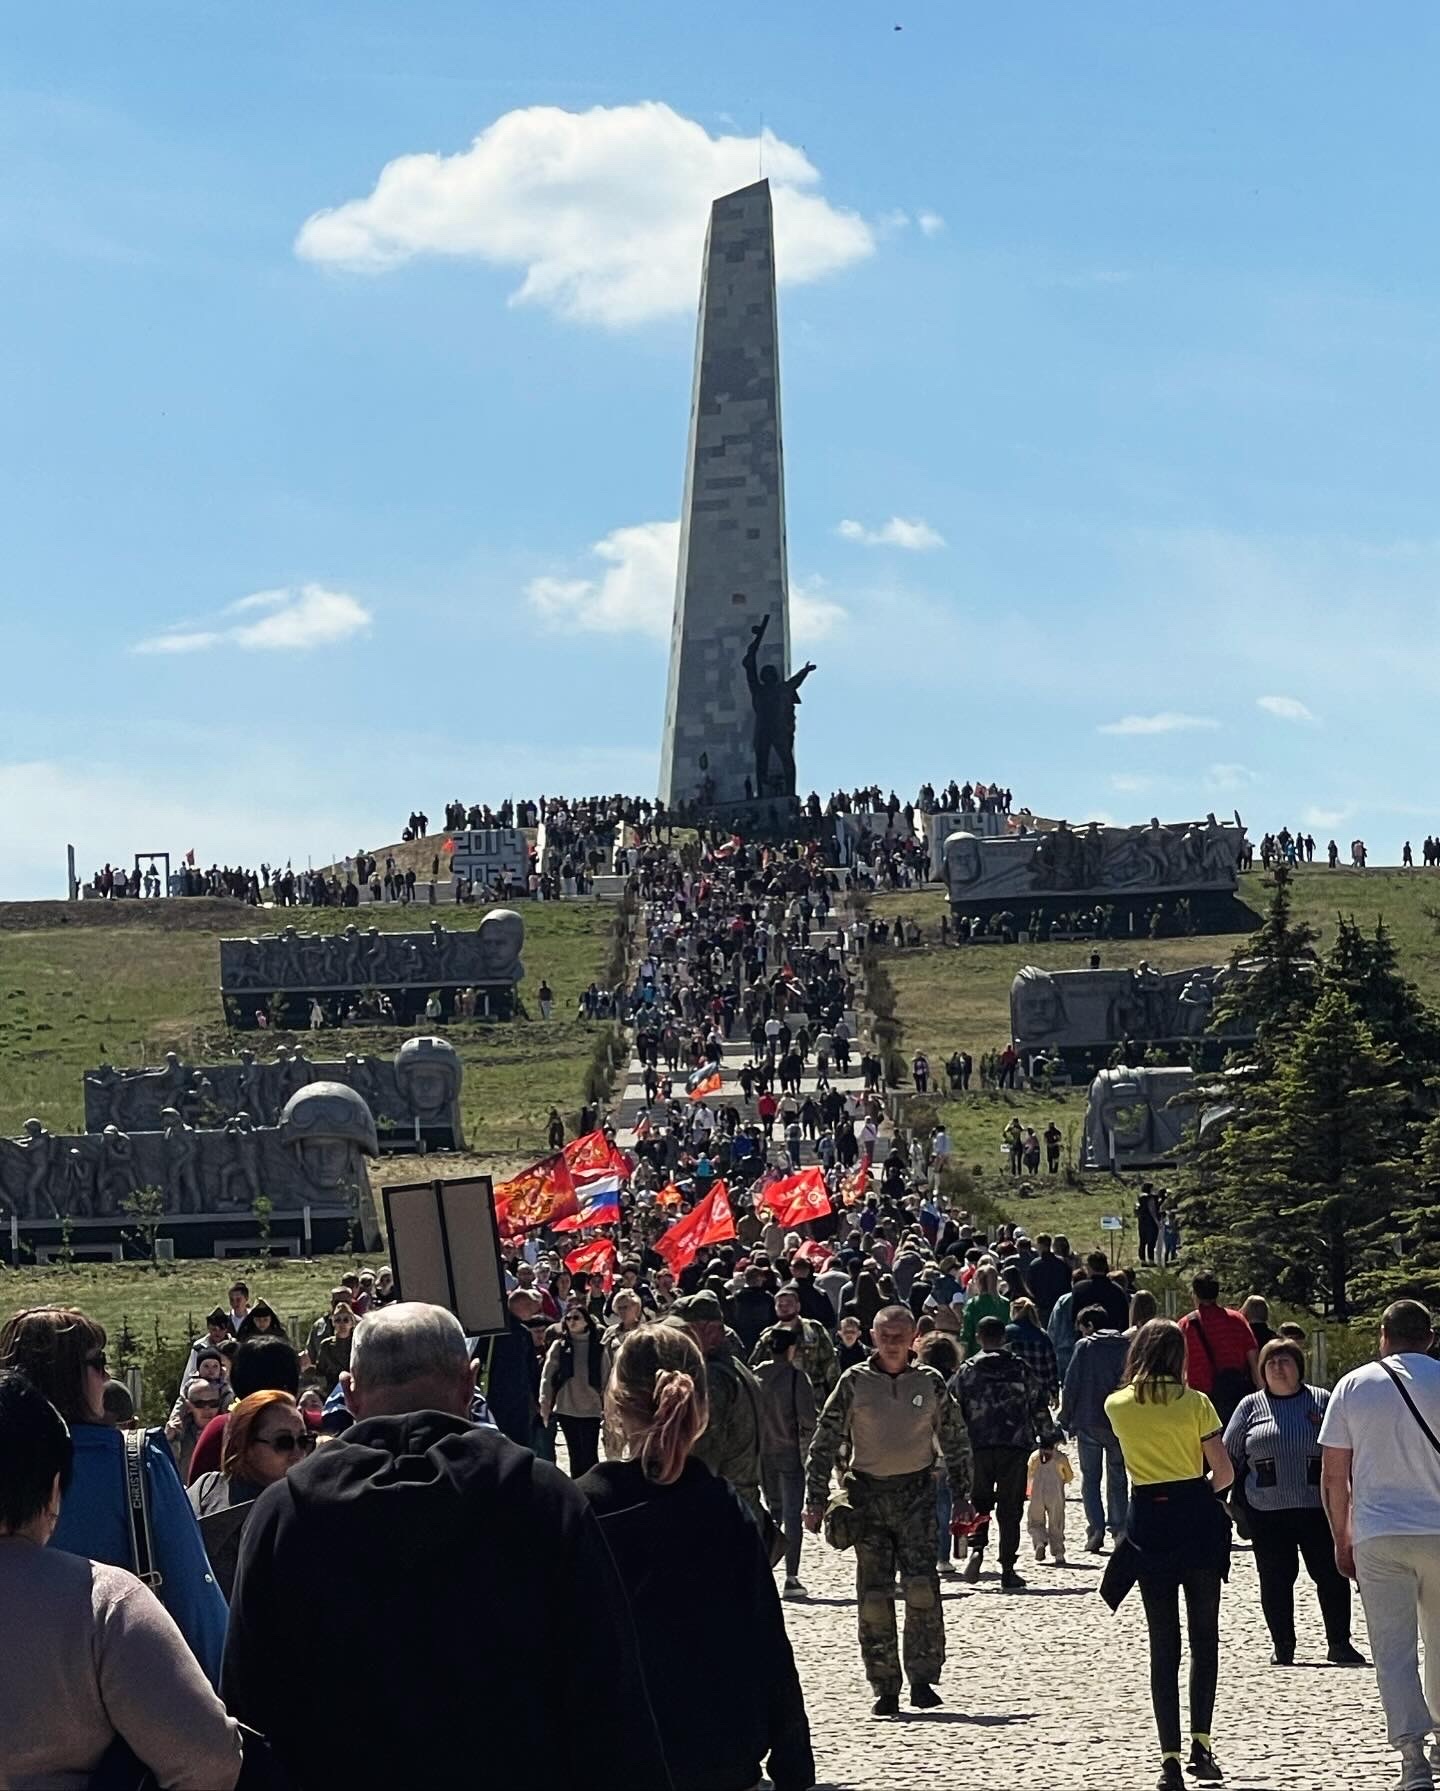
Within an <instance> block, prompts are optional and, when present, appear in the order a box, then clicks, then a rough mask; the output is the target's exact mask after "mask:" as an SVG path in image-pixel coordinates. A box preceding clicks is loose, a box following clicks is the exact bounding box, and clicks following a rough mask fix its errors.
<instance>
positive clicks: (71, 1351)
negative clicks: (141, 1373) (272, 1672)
mask: <svg viewBox="0 0 1440 1791" xmlns="http://www.w3.org/2000/svg"><path fill="white" fill-rule="evenodd" d="M0 1368H15V1369H18V1370H19V1371H20V1373H22V1374H23V1375H24V1376H25V1377H26V1379H27V1380H28V1381H29V1382H30V1383H31V1385H32V1386H34V1387H35V1388H36V1389H37V1390H38V1391H39V1392H40V1393H42V1394H43V1395H44V1396H45V1398H46V1399H48V1400H49V1401H50V1403H51V1405H53V1406H54V1407H55V1409H56V1411H58V1412H59V1414H60V1416H61V1417H62V1418H63V1419H64V1420H65V1422H66V1423H67V1424H68V1425H69V1426H70V1435H71V1440H72V1443H73V1446H74V1470H73V1474H72V1477H71V1483H70V1490H69V1492H68V1493H67V1495H66V1498H65V1504H64V1508H63V1510H62V1511H61V1513H60V1520H59V1522H58V1523H57V1524H56V1526H55V1532H54V1535H53V1537H52V1538H51V1546H52V1547H53V1548H59V1549H65V1550H66V1551H67V1552H68V1553H70V1554H72V1555H85V1556H87V1557H88V1558H89V1559H90V1560H92V1561H99V1562H103V1563H105V1564H106V1565H108V1566H111V1567H123V1568H126V1569H127V1570H128V1571H129V1572H131V1573H133V1572H135V1571H136V1569H137V1567H138V1566H139V1565H140V1563H139V1562H138V1561H137V1551H136V1533H137V1528H136V1527H137V1525H138V1526H139V1530H140V1534H141V1537H142V1546H143V1544H144V1539H145V1538H146V1537H147V1536H148V1547H149V1551H150V1567H149V1571H150V1572H151V1573H152V1574H153V1575H154V1576H155V1589H156V1591H157V1593H158V1595H159V1598H160V1602H161V1603H162V1604H163V1605H164V1606H165V1608H166V1610H167V1611H169V1613H170V1615H171V1616H172V1617H173V1618H174V1619H175V1621H176V1623H177V1624H178V1625H179V1627H180V1633H181V1634H182V1635H183V1636H184V1637H185V1640H186V1641H187V1642H188V1643H189V1644H190V1647H191V1649H192V1650H193V1651H194V1654H195V1657H196V1659H197V1660H198V1661H199V1662H200V1665H201V1666H202V1667H203V1668H204V1669H205V1672H206V1674H207V1676H208V1677H209V1678H210V1680H211V1682H212V1683H218V1682H219V1678H220V1656H221V1653H222V1651H223V1649H224V1646H225V1623H226V1613H225V1600H224V1598H223V1597H222V1596H221V1594H220V1588H219V1587H218V1586H217V1585H216V1584H215V1579H214V1576H213V1574H212V1573H211V1572H210V1564H209V1562H208V1561H207V1560H206V1557H205V1546H204V1544H203V1543H202V1542H201V1540H200V1532H199V1530H198V1529H197V1528H196V1525H195V1514H194V1512H193V1511H192V1510H191V1509H190V1505H189V1502H188V1500H187V1499H186V1497H185V1489H184V1488H183V1487H182V1486H181V1484H180V1476H179V1474H178V1473H177V1472H176V1468H175V1457H174V1456H173V1455H172V1454H171V1452H170V1445H169V1444H168V1443H167V1442H166V1440H165V1433H164V1431H163V1430H159V1429H156V1430H149V1431H146V1432H145V1433H144V1435H143V1436H142V1437H141V1438H140V1441H139V1462H140V1467H141V1473H142V1476H143V1491H144V1495H145V1498H144V1515H143V1516H141V1515H140V1514H138V1513H135V1512H133V1511H132V1507H131V1501H130V1498H129V1495H128V1491H127V1486H128V1476H127V1469H126V1448H127V1435H126V1433H125V1432H124V1431H120V1430H116V1429H114V1428H112V1426H110V1425H109V1424H107V1423H105V1422H104V1415H103V1408H102V1401H103V1399H104V1396H105V1386H106V1383H107V1381H108V1379H109V1375H108V1373H107V1360H106V1350H105V1331H104V1327H103V1326H101V1325H98V1324H97V1323H96V1322H95V1320H94V1319H92V1318H90V1317H88V1316H87V1315H86V1314H85V1313H83V1312H81V1311H78V1310H77V1309H75V1308H74V1307H68V1306H37V1307H35V1308H33V1309H32V1310H30V1311H28V1312H19V1313H17V1314H16V1315H15V1316H14V1317H13V1318H12V1319H10V1320H9V1322H8V1323H7V1324H5V1325H4V1327H3V1328H0ZM131 1446H133V1445H131Z"/></svg>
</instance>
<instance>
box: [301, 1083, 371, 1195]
mask: <svg viewBox="0 0 1440 1791" xmlns="http://www.w3.org/2000/svg"><path fill="white" fill-rule="evenodd" d="M279 1129H280V1142H281V1143H282V1144H284V1145H287V1146H288V1147H289V1148H290V1149H292V1150H293V1151H294V1152H295V1154H296V1156H297V1157H298V1158H299V1161H300V1169H301V1172H302V1174H303V1175H304V1177H305V1179H306V1181H308V1182H309V1183H310V1184H311V1185H312V1186H313V1187H315V1188H317V1189H320V1190H322V1191H324V1192H327V1193H329V1192H333V1191H334V1190H335V1189H337V1188H340V1187H342V1186H344V1185H345V1184H346V1183H348V1182H353V1181H354V1180H355V1179H356V1178H357V1176H358V1174H359V1172H360V1157H361V1156H362V1155H363V1156H367V1157H378V1156H379V1155H380V1141H379V1139H378V1138H377V1137H376V1136H375V1116H374V1114H372V1113H371V1111H370V1109H369V1108H368V1107H367V1106H366V1105H365V1102H364V1101H363V1100H362V1099H361V1097H360V1096H359V1095H358V1094H356V1092H355V1090H354V1089H353V1088H347V1087H346V1086H345V1084H344V1083H343V1082H312V1083H310V1084H309V1085H308V1086H307V1087H305V1088H301V1089H297V1090H296V1092H295V1093H294V1094H293V1095H291V1097H290V1099H289V1100H288V1101H287V1102H286V1103H285V1106H284V1109H283V1111H282V1112H281V1115H280V1128H279Z"/></svg>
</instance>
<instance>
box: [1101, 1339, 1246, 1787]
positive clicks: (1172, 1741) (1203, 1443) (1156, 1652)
mask: <svg viewBox="0 0 1440 1791" xmlns="http://www.w3.org/2000/svg"><path fill="white" fill-rule="evenodd" d="M1105 1416H1106V1417H1107V1418H1108V1419H1109V1420H1110V1424H1111V1428H1112V1429H1113V1430H1114V1432H1115V1435H1116V1436H1117V1437H1118V1438H1119V1441H1120V1450H1121V1453H1122V1454H1123V1455H1124V1457H1125V1467H1126V1470H1127V1471H1128V1473H1129V1475H1130V1515H1129V1518H1128V1520H1127V1522H1126V1527H1125V1535H1124V1537H1123V1539H1122V1540H1121V1542H1120V1545H1119V1547H1118V1548H1117V1549H1116V1551H1115V1554H1114V1555H1113V1556H1112V1558H1111V1561H1110V1566H1109V1567H1108V1568H1107V1569H1106V1573H1105V1580H1104V1583H1103V1585H1102V1587H1101V1594H1102V1596H1103V1597H1104V1599H1105V1601H1106V1603H1107V1604H1109V1605H1110V1607H1111V1609H1112V1610H1113V1609H1114V1608H1115V1607H1116V1606H1117V1605H1118V1604H1119V1603H1120V1600H1121V1599H1122V1598H1124V1596H1125V1594H1126V1592H1127V1591H1128V1590H1129V1589H1130V1587H1131V1586H1132V1585H1134V1584H1136V1583H1137V1582H1138V1584H1139V1587H1140V1596H1141V1598H1142V1600H1143V1601H1144V1604H1145V1622H1146V1625H1147V1627H1148V1629H1149V1631H1150V1700H1151V1703H1152V1704H1153V1706H1154V1709H1155V1726H1156V1728H1157V1729H1158V1730H1159V1732H1160V1752H1161V1756H1162V1758H1161V1766H1160V1777H1159V1780H1158V1782H1157V1784H1158V1791H1181V1788H1182V1787H1183V1786H1184V1784H1185V1780H1184V1777H1183V1775H1182V1773H1181V1770H1180V1594H1181V1592H1182V1591H1183V1592H1184V1594H1185V1623H1186V1629H1187V1631H1188V1633H1189V1638H1190V1762H1189V1771H1190V1772H1191V1773H1192V1774H1193V1776H1194V1777H1195V1778H1197V1779H1200V1780H1201V1781H1203V1782H1206V1783H1212V1784H1213V1783H1214V1782H1216V1781H1217V1780H1219V1779H1220V1778H1222V1777H1223V1776H1224V1775H1223V1774H1222V1772H1221V1770H1220V1768H1219V1766H1218V1765H1217V1764H1216V1761H1215V1755H1214V1753H1213V1752H1212V1751H1211V1745H1210V1724H1211V1720H1212V1718H1213V1716H1214V1711H1215V1687H1216V1681H1217V1678H1218V1675H1219V1666H1220V1587H1221V1584H1222V1582H1223V1581H1225V1580H1226V1579H1228V1578H1229V1574H1230V1519H1229V1517H1228V1516H1227V1515H1226V1513H1225V1510H1224V1507H1223V1506H1222V1505H1221V1503H1220V1501H1219V1499H1218V1498H1216V1496H1215V1495H1216V1494H1217V1493H1220V1492H1223V1491H1224V1490H1225V1488H1226V1487H1227V1486H1229V1484H1230V1482H1231V1480H1232V1479H1233V1478H1234V1469H1233V1467H1232V1466H1231V1463H1230V1457H1229V1455H1228V1454H1227V1453H1226V1450H1225V1445H1224V1443H1223V1441H1222V1440H1221V1432H1222V1430H1223V1429H1224V1426H1223V1425H1222V1424H1221V1422H1220V1414H1219V1413H1218V1412H1217V1411H1216V1410H1215V1407H1214V1406H1213V1405H1212V1404H1211V1403H1210V1400H1209V1397H1208V1396H1207V1395H1206V1394H1204V1393H1199V1392H1196V1391H1195V1389H1194V1388H1192V1387H1188V1386H1187V1385H1186V1384H1185V1334H1184V1332H1183V1331H1182V1330H1181V1329H1180V1327H1179V1325H1177V1324H1175V1323H1173V1322H1172V1321H1171V1320H1170V1319H1168V1318H1152V1319H1150V1320H1149V1321H1148V1323H1146V1324H1143V1325H1141V1327H1140V1329H1139V1330H1138V1331H1137V1332H1136V1333H1135V1339H1134V1341H1133V1342H1132V1343H1131V1345H1130V1354H1129V1356H1128V1358H1127V1359H1126V1363H1125V1380H1124V1383H1123V1384H1122V1386H1121V1387H1120V1388H1119V1390H1118V1391H1117V1392H1114V1393H1112V1394H1111V1395H1110V1397H1109V1398H1108V1399H1107V1400H1106V1401H1105ZM1207 1470H1208V1476H1207Z"/></svg>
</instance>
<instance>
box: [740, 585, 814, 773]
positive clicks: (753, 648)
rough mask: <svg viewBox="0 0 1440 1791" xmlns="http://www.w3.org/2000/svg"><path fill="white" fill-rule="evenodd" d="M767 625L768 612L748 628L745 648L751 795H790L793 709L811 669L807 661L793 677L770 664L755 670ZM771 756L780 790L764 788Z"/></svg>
mask: <svg viewBox="0 0 1440 1791" xmlns="http://www.w3.org/2000/svg"><path fill="white" fill-rule="evenodd" d="M769 626H770V618H769V616H768V615H766V616H764V617H762V618H761V620H760V621H759V622H757V623H756V624H755V626H754V628H752V629H751V631H750V645H749V646H748V647H747V648H746V649H745V662H744V663H745V682H746V683H747V684H748V685H749V686H750V702H751V705H752V706H753V708H754V710H755V795H756V797H757V799H758V798H759V797H761V796H793V795H794V794H795V711H796V709H797V708H798V707H799V704H800V686H801V685H802V684H803V683H804V682H805V680H806V679H807V678H808V677H809V676H810V674H811V672H813V671H814V670H815V667H814V665H813V664H811V663H809V662H807V663H806V664H805V665H803V666H801V668H800V670H799V671H798V672H796V673H795V675H794V677H793V678H782V677H781V676H780V674H779V672H778V671H776V669H775V667H774V666H773V665H767V666H762V667H759V668H758V669H757V665H756V659H757V655H758V654H759V652H760V643H761V641H763V640H764V638H765V630H766V629H767V628H768V627H769ZM772 754H773V755H774V756H775V758H776V760H777V761H778V763H779V767H780V781H781V783H782V784H783V786H784V788H783V789H779V790H777V789H775V788H774V787H773V786H770V787H767V785H766V781H765V774H766V772H767V771H768V770H769V768H770V758H771V755H772Z"/></svg>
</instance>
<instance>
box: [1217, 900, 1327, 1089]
mask: <svg viewBox="0 0 1440 1791" xmlns="http://www.w3.org/2000/svg"><path fill="white" fill-rule="evenodd" d="M1273 882H1274V893H1273V895H1272V896H1271V897H1270V902H1269V906H1268V907H1267V908H1266V910H1265V918H1264V920H1263V921H1261V923H1260V926H1259V927H1258V928H1257V930H1256V931H1255V932H1254V933H1252V934H1251V936H1250V939H1249V941H1248V943H1247V944H1246V945H1244V946H1243V947H1241V948H1239V949H1238V950H1237V951H1236V952H1235V953H1234V955H1233V956H1232V957H1231V960H1230V969H1231V973H1232V974H1231V976H1230V979H1229V984H1228V986H1227V988H1226V989H1225V992H1224V993H1223V994H1222V995H1221V997H1220V999H1219V1000H1218V1001H1217V1002H1216V1003H1215V1011H1214V1014H1213V1016H1212V1019H1211V1029H1212V1030H1213V1031H1215V1032H1222V1033H1223V1032H1224V1031H1226V1030H1232V1029H1233V1030H1234V1031H1237V1032H1243V1033H1245V1034H1246V1035H1247V1036H1248V1035H1251V1034H1253V1035H1254V1038H1255V1044H1254V1046H1253V1047H1251V1046H1249V1045H1247V1046H1245V1047H1244V1052H1243V1054H1244V1056H1245V1058H1246V1060H1247V1061H1250V1062H1259V1063H1262V1064H1264V1063H1268V1062H1269V1061H1271V1060H1272V1059H1273V1058H1274V1057H1275V1055H1276V1054H1277V1053H1278V1052H1279V1051H1280V1050H1281V1049H1282V1047H1283V1043H1284V1040H1285V1039H1286V1038H1287V1037H1288V1035H1289V1033H1290V1032H1291V1030H1292V1029H1293V1028H1294V1026H1295V1025H1296V1024H1297V1022H1298V1021H1300V1020H1301V1019H1302V1018H1303V1017H1304V1015H1305V1014H1307V1013H1308V1012H1309V1011H1310V1009H1311V1008H1312V1007H1313V1006H1314V1003H1315V997H1316V977H1315V940H1316V937H1317V935H1316V932H1315V929H1314V928H1313V927H1312V926H1311V925H1310V924H1309V922H1308V921H1303V920H1298V921H1297V920H1296V919H1295V917H1294V914H1293V912H1292V904H1291V899H1290V872H1289V870H1288V868H1287V867H1286V866H1285V865H1283V864H1278V865H1276V867H1275V872H1274V878H1273ZM1242 965H1243V967H1244V968H1243V970H1242V968H1241V967H1242Z"/></svg>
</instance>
